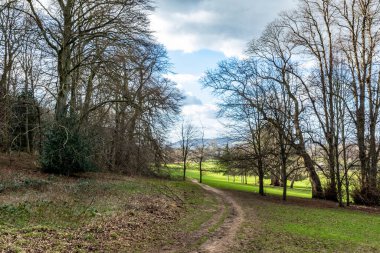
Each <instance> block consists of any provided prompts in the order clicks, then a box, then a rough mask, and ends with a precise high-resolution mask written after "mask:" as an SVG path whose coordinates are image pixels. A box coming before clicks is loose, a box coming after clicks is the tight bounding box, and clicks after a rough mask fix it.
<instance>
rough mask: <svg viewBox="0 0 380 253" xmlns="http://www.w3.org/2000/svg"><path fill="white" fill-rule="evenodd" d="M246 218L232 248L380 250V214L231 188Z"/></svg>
mask: <svg viewBox="0 0 380 253" xmlns="http://www.w3.org/2000/svg"><path fill="white" fill-rule="evenodd" d="M231 194H232V195H233V196H234V197H235V199H236V200H237V201H238V203H239V204H240V205H241V206H242V208H243V210H244V212H245V215H246V217H245V222H244V223H243V225H242V227H241V229H240V231H239V233H238V239H237V242H236V244H235V245H236V246H235V247H234V248H233V249H232V250H231V252H380V216H379V215H378V214H376V213H367V212H363V211H353V210H348V209H342V208H331V207H321V206H318V203H319V201H317V203H316V204H317V205H315V204H312V201H308V200H303V201H304V202H310V203H308V204H307V205H302V204H301V203H298V201H296V200H295V201H290V202H289V203H288V204H284V203H283V202H281V201H276V200H275V198H268V197H260V196H258V195H252V194H247V193H244V192H243V193H242V192H231Z"/></svg>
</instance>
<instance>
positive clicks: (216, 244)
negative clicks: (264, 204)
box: [192, 180, 243, 253]
mask: <svg viewBox="0 0 380 253" xmlns="http://www.w3.org/2000/svg"><path fill="white" fill-rule="evenodd" d="M192 181H193V182H194V183H196V184H198V185H200V186H201V187H202V188H203V189H205V190H206V191H208V192H210V193H212V194H216V195H218V196H219V197H221V198H222V200H223V201H224V202H225V203H227V205H228V206H229V208H230V212H229V214H228V216H227V218H226V219H225V220H224V222H223V224H222V225H221V226H220V227H219V229H217V230H216V231H215V233H214V234H213V235H212V236H211V237H210V238H209V239H208V240H207V241H206V242H204V243H203V244H202V245H201V246H200V247H199V248H198V250H196V251H193V253H195V252H197V253H219V252H228V248H230V246H232V245H233V244H234V239H235V236H236V233H237V231H238V229H239V227H240V225H241V224H242V222H243V210H242V208H241V207H240V205H239V204H237V202H236V201H235V200H234V199H233V197H231V196H230V195H229V194H228V193H227V192H224V191H222V190H218V189H215V188H213V187H210V186H208V185H204V184H201V183H199V182H198V181H196V180H192Z"/></svg>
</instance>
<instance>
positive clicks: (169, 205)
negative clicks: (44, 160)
mask: <svg viewBox="0 0 380 253" xmlns="http://www.w3.org/2000/svg"><path fill="white" fill-rule="evenodd" d="M0 175H1V177H0V185H1V193H0V251H1V252H25V251H27V252H52V251H53V252H62V251H65V252H68V251H70V252H71V251H73V252H74V251H75V252H88V251H98V252H99V251H100V252H111V251H115V252H149V251H154V250H157V249H165V248H166V249H171V248H174V249H175V248H176V247H177V248H191V247H192V245H196V244H197V240H199V239H200V238H198V237H196V236H195V237H194V236H193V234H194V231H197V230H198V229H199V228H200V227H201V225H202V224H203V223H205V222H207V221H208V220H209V219H210V217H212V216H213V215H214V214H215V212H216V211H217V207H218V205H217V202H216V200H215V198H214V197H213V196H212V195H210V194H207V193H205V192H204V191H203V190H202V189H201V188H200V187H199V186H197V185H194V184H192V183H190V182H179V181H163V180H158V179H146V178H129V177H125V176H122V175H114V174H107V173H90V174H86V175H81V177H80V178H66V177H57V176H48V175H45V174H41V173H39V172H38V171H33V170H17V169H16V170H10V169H8V168H5V167H0ZM153 249H154V250H153Z"/></svg>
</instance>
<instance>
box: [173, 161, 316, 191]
mask: <svg viewBox="0 0 380 253" xmlns="http://www.w3.org/2000/svg"><path fill="white" fill-rule="evenodd" d="M217 166H218V165H217V164H216V163H215V162H205V163H204V164H203V169H204V170H206V171H204V172H203V183H204V184H207V185H210V186H212V187H216V188H220V189H228V190H238V191H248V192H256V193H258V192H259V186H258V178H257V177H255V176H248V178H247V184H245V182H242V180H241V177H240V176H236V177H235V179H234V177H233V176H227V175H223V173H218V172H211V171H218V168H217ZM168 168H169V173H170V174H171V175H173V176H182V175H183V170H182V165H181V164H170V165H168ZM186 177H187V178H190V179H197V180H199V170H198V169H197V164H194V163H190V164H189V166H188V169H187V171H186ZM264 185H265V188H264V191H265V194H270V195H282V191H283V189H282V187H273V186H271V185H270V179H266V180H265V181H264ZM288 185H290V182H288ZM287 195H288V196H292V197H301V198H311V188H310V182H309V181H308V180H303V181H297V182H295V183H294V187H293V189H291V188H288V191H287Z"/></svg>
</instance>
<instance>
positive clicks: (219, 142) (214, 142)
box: [169, 137, 235, 148]
mask: <svg viewBox="0 0 380 253" xmlns="http://www.w3.org/2000/svg"><path fill="white" fill-rule="evenodd" d="M204 142H205V144H206V146H217V147H224V146H226V145H227V144H232V143H234V142H235V141H234V140H232V139H231V138H228V137H221V138H214V139H204ZM193 143H194V146H200V145H201V144H202V140H201V139H195V140H193ZM169 146H170V147H172V148H180V147H181V141H177V142H173V143H171V144H169Z"/></svg>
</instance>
